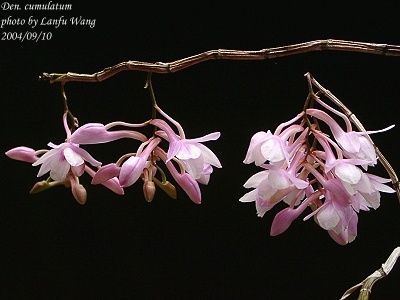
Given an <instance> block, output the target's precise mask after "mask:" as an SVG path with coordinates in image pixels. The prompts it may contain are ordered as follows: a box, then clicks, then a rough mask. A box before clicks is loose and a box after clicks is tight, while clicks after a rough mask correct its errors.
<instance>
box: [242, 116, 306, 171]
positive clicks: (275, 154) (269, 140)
mask: <svg viewBox="0 0 400 300" xmlns="http://www.w3.org/2000/svg"><path fill="white" fill-rule="evenodd" d="M301 117H302V114H299V115H298V116H296V117H295V118H293V119H292V120H290V121H289V122H286V123H282V124H280V125H279V126H278V128H277V129H276V130H275V133H274V134H272V133H271V131H270V130H268V131H267V132H264V131H260V132H257V133H256V134H254V135H253V137H252V138H251V140H250V145H249V148H248V150H247V154H246V157H245V159H244V161H243V162H244V163H245V164H250V163H253V162H254V163H255V164H256V165H257V166H260V165H261V164H263V163H265V162H266V161H269V162H270V163H271V164H276V165H281V164H283V162H285V161H286V163H287V164H289V160H290V155H289V153H290V152H291V151H293V149H294V148H295V147H296V146H300V145H301V140H302V138H304V135H302V138H301V139H298V140H297V142H296V143H294V144H292V145H290V144H289V142H288V140H289V138H291V137H294V136H295V135H296V133H298V132H300V131H304V127H303V126H301V125H296V124H294V125H291V126H289V127H288V128H286V129H285V130H284V131H282V132H281V130H282V129H283V127H285V126H288V125H290V124H292V123H293V122H295V121H297V120H298V119H299V118H301Z"/></svg>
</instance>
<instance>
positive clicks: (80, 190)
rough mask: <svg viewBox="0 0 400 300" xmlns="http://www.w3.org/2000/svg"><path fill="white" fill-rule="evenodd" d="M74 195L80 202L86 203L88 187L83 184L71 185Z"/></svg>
mask: <svg viewBox="0 0 400 300" xmlns="http://www.w3.org/2000/svg"><path fill="white" fill-rule="evenodd" d="M71 190H72V195H74V198H75V200H76V201H78V203H79V204H85V203H86V199H87V192H86V189H85V188H84V186H83V185H82V184H76V185H72V186H71Z"/></svg>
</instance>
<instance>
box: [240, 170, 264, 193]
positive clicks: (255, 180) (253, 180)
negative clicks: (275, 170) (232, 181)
mask: <svg viewBox="0 0 400 300" xmlns="http://www.w3.org/2000/svg"><path fill="white" fill-rule="evenodd" d="M268 173H269V171H268V170H267V171H261V172H258V173H256V174H254V175H253V176H251V177H250V178H249V179H248V180H247V181H246V182H245V184H244V185H243V186H244V187H245V188H247V189H248V188H256V187H258V185H259V184H260V182H261V181H263V180H264V179H266V178H267V176H268Z"/></svg>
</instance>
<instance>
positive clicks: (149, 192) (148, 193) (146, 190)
mask: <svg viewBox="0 0 400 300" xmlns="http://www.w3.org/2000/svg"><path fill="white" fill-rule="evenodd" d="M155 193H156V186H155V184H154V182H153V181H145V182H144V184H143V194H144V198H145V199H146V201H147V202H151V201H153V199H154V195H155Z"/></svg>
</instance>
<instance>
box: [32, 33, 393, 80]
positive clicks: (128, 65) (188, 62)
mask: <svg viewBox="0 0 400 300" xmlns="http://www.w3.org/2000/svg"><path fill="white" fill-rule="evenodd" d="M322 50H333V51H350V52H361V53H368V54H378V55H385V56H400V46H397V45H388V44H375V43H363V42H354V41H344V40H334V39H327V40H316V41H311V42H305V43H301V44H294V45H288V46H281V47H275V48H266V49H262V50H258V51H243V50H226V49H218V50H210V51H206V52H203V53H200V54H197V55H193V56H190V57H187V58H183V59H179V60H177V61H174V62H169V63H163V62H156V63H149V62H141V61H127V62H122V63H119V64H117V65H114V66H112V67H108V68H105V69H104V70H102V71H99V72H96V73H93V74H78V73H72V72H68V73H65V74H62V73H43V75H42V76H39V79H41V80H45V81H50V83H53V82H68V81H79V82H100V81H103V80H106V79H108V78H110V77H112V76H114V75H116V74H117V73H119V72H121V71H142V72H151V73H162V74H166V73H174V72H177V71H180V70H183V69H186V68H189V67H191V66H193V65H196V64H199V63H202V62H205V61H208V60H214V59H226V60H265V59H273V58H278V57H284V56H290V55H296V54H301V53H306V52H312V51H322Z"/></svg>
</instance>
